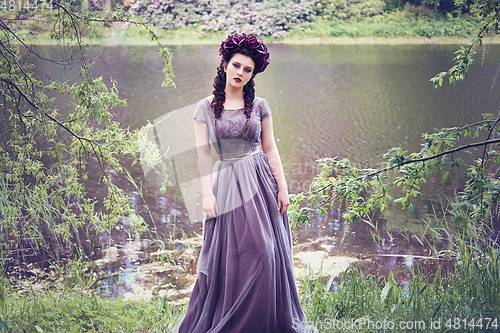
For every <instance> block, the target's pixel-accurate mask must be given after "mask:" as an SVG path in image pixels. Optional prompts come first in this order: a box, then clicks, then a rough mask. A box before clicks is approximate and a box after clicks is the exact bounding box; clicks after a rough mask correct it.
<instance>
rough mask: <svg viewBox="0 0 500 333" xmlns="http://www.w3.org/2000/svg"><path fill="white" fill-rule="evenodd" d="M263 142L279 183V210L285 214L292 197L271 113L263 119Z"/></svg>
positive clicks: (264, 149) (263, 147) (263, 148)
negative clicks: (289, 193) (289, 192)
mask: <svg viewBox="0 0 500 333" xmlns="http://www.w3.org/2000/svg"><path fill="white" fill-rule="evenodd" d="M261 144H262V150H263V151H264V153H265V154H266V156H267V159H268V160H269V165H270V166H271V171H272V172H273V175H274V178H275V179H276V182H277V183H278V188H279V191H278V210H279V211H280V212H281V214H284V213H286V211H287V210H288V206H289V205H290V198H289V196H288V185H287V184H286V180H285V173H284V172H283V165H282V164H281V158H280V154H279V152H278V147H277V146H276V141H275V140H274V133H273V120H272V118H271V115H269V116H267V117H265V118H264V119H263V120H262V132H261Z"/></svg>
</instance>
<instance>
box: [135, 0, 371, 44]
mask: <svg viewBox="0 0 500 333" xmlns="http://www.w3.org/2000/svg"><path fill="white" fill-rule="evenodd" d="M377 1H378V0H377ZM315 8H316V0H297V1H292V0H285V1H276V0H273V1H257V0H244V1H235V0H214V1H203V0H181V1H174V0H139V1H137V2H136V3H135V4H134V5H133V6H132V7H131V10H132V12H133V13H134V14H135V15H140V16H143V17H144V18H145V20H146V22H147V23H152V24H155V25H157V26H158V27H161V28H164V29H177V28H179V27H181V26H185V25H194V26H198V27H199V29H200V32H203V33H205V32H219V31H225V32H226V33H227V34H234V33H239V32H246V33H251V34H254V35H257V36H261V35H262V36H273V37H284V36H285V35H286V34H287V32H288V31H289V30H291V29H293V28H294V27H295V26H296V25H297V24H299V23H309V22H312V21H314V19H315V15H314V13H315Z"/></svg>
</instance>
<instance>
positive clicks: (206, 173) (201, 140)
mask: <svg viewBox="0 0 500 333" xmlns="http://www.w3.org/2000/svg"><path fill="white" fill-rule="evenodd" d="M194 135H195V138H196V151H197V153H198V168H199V170H200V176H201V186H202V188H203V212H204V213H205V214H207V215H208V216H209V217H216V216H217V202H216V200H215V195H214V192H213V190H212V153H211V150H210V140H209V138H208V127H207V124H205V123H202V122H200V121H198V120H195V122H194Z"/></svg>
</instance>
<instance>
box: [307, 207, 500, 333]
mask: <svg viewBox="0 0 500 333" xmlns="http://www.w3.org/2000/svg"><path fill="white" fill-rule="evenodd" d="M461 213H462V214H463V213H464V212H463V211H462V212H461ZM465 225H466V226H467V227H460V226H458V227H457V226H454V225H450V224H449V223H448V222H447V219H446V217H445V218H442V219H439V218H437V216H435V215H434V216H433V217H431V218H429V220H428V221H427V226H426V231H425V232H424V234H423V235H421V237H422V239H424V237H426V239H427V244H433V243H434V244H443V245H444V246H442V248H436V247H434V246H432V245H431V251H432V252H431V253H433V254H434V259H431V260H433V261H434V262H435V264H436V267H437V270H436V271H435V272H428V271H426V270H423V269H422V268H420V266H419V265H418V264H417V265H416V266H415V267H413V268H412V270H411V277H410V279H409V281H408V282H407V284H406V286H404V287H402V286H401V283H402V281H399V283H398V281H396V279H395V278H394V275H393V273H392V271H391V272H390V273H389V276H388V278H387V279H384V278H382V277H375V276H372V275H364V274H363V273H362V272H361V270H360V269H359V268H358V267H354V266H353V267H350V268H348V269H347V271H346V272H344V273H343V275H342V277H341V282H340V284H333V283H332V282H333V279H332V278H330V280H329V281H328V283H327V284H326V286H325V285H324V284H323V283H322V282H321V278H320V277H317V278H314V276H313V275H312V274H307V275H305V276H304V277H302V279H301V282H302V286H301V288H300V289H299V296H300V299H301V304H302V307H303V310H304V312H305V313H306V315H307V318H308V323H309V324H311V325H315V326H316V327H317V328H318V329H319V330H320V332H337V331H338V330H336V329H334V327H333V323H334V321H338V322H340V323H345V322H349V323H350V322H351V320H352V321H354V322H357V325H356V327H355V328H354V329H350V330H349V329H348V330H344V331H352V332H374V331H380V332H382V331H384V330H383V329H379V330H376V329H374V327H373V326H372V327H371V328H369V327H368V323H369V321H371V322H372V323H373V322H375V323H376V322H380V323H383V322H386V323H388V322H393V323H395V330H396V331H398V328H399V327H398V325H399V323H400V322H405V323H407V322H412V323H413V324H415V323H419V322H420V323H421V322H422V321H423V322H424V323H425V329H421V330H418V331H422V332H426V331H430V330H431V329H429V327H430V326H429V325H430V321H431V320H432V321H437V320H439V319H441V324H440V329H439V330H437V329H432V331H436V332H450V331H454V332H457V331H464V332H465V331H467V330H470V329H472V330H474V329H477V330H479V329H480V327H479V326H477V324H479V323H478V320H479V318H483V322H482V323H483V325H484V326H483V327H482V329H480V331H496V330H497V329H498V327H499V325H500V323H499V322H498V313H500V293H499V292H500V260H499V253H498V251H497V247H496V245H495V243H494V242H492V239H491V236H490V235H491V232H492V231H493V230H491V229H490V227H489V226H488V225H486V226H485V225H482V224H477V223H475V222H474V221H468V223H465ZM426 233H427V235H426ZM427 236H430V237H427ZM444 264H447V265H444ZM442 267H448V268H442ZM319 276H321V274H319ZM332 289H334V291H333V292H332ZM450 318H452V319H451V321H448V320H449V319H450ZM453 318H461V319H463V318H467V319H468V320H467V322H466V323H465V325H466V326H464V322H463V321H462V320H461V321H460V322H458V323H457V322H455V321H454V319H453ZM472 318H475V320H474V323H473V324H472V325H471V322H470V320H471V319H472ZM484 318H491V321H490V326H489V329H488V330H487V329H486V328H487V327H486V324H487V319H484ZM495 318H497V321H496V323H495V322H494V319H495ZM492 324H493V325H492ZM335 325H338V324H335ZM419 325H420V324H419ZM494 325H496V328H495V326H494ZM471 326H472V327H471ZM336 327H338V326H336ZM377 328H380V327H377ZM385 328H386V331H387V328H388V326H386V327H385ZM401 331H403V330H401Z"/></svg>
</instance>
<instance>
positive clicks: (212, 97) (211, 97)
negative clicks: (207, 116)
mask: <svg viewBox="0 0 500 333" xmlns="http://www.w3.org/2000/svg"><path fill="white" fill-rule="evenodd" d="M213 99H214V95H210V96H207V97H205V98H203V99H201V100H200V101H199V102H198V104H211V103H212V100H213Z"/></svg>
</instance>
